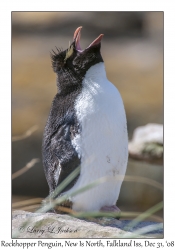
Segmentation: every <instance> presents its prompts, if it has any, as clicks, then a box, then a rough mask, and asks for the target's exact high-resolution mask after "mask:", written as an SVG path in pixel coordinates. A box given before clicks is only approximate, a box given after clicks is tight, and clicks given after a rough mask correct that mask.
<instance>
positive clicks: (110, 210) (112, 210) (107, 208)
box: [100, 205, 121, 220]
mask: <svg viewBox="0 0 175 250" xmlns="http://www.w3.org/2000/svg"><path fill="white" fill-rule="evenodd" d="M100 211H102V212H108V213H116V215H115V216H114V217H115V218H116V219H117V220H119V219H120V212H121V210H120V209H119V208H118V207H117V206H115V205H113V206H104V207H102V208H101V209H100Z"/></svg>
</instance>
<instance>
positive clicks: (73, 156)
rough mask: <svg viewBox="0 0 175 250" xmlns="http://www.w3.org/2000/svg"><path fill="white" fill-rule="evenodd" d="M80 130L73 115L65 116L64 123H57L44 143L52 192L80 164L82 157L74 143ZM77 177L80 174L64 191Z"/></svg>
mask: <svg viewBox="0 0 175 250" xmlns="http://www.w3.org/2000/svg"><path fill="white" fill-rule="evenodd" d="M48 131H50V130H48ZM78 131H79V125H78V123H77V122H76V121H75V119H74V117H73V115H69V116H65V117H64V119H62V123H61V124H59V126H58V125H57V127H56V128H55V129H54V130H53V131H52V132H51V135H50V136H49V139H46V141H45V142H44V144H43V162H44V170H45V175H46V179H47V182H48V185H49V189H50V193H52V192H53V191H54V190H55V188H56V187H57V186H58V185H59V184H60V183H61V182H62V181H63V180H64V179H65V178H66V177H67V176H68V175H69V174H71V172H72V171H73V170H74V169H76V167H78V166H79V165H80V158H79V157H78V153H77V152H76V150H75V148H74V147H73V145H72V140H73V138H74V137H75V136H76V135H77V134H78V133H79V132H78ZM46 134H47V128H46ZM45 138H48V136H46V137H45ZM47 140H48V142H47ZM77 179H78V176H77V177H76V178H75V179H74V180H73V181H71V182H70V183H69V184H68V185H67V187H66V188H64V190H62V192H65V191H67V190H69V189H70V188H71V187H72V186H73V185H74V184H75V182H76V180H77Z"/></svg>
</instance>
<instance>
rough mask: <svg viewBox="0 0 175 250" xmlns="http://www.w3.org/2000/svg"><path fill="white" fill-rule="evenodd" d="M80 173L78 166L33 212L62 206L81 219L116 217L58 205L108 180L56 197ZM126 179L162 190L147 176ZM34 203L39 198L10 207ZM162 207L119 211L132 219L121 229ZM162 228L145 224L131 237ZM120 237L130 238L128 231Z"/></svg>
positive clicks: (105, 178)
mask: <svg viewBox="0 0 175 250" xmlns="http://www.w3.org/2000/svg"><path fill="white" fill-rule="evenodd" d="M79 173H80V166H79V167H78V168H76V169H75V170H74V171H73V172H72V173H71V174H70V175H69V176H68V177H67V178H66V179H65V180H64V181H63V182H62V183H61V184H60V185H59V186H58V187H57V188H56V189H55V191H54V193H53V194H52V195H50V196H48V197H47V198H46V199H45V200H44V202H43V203H42V206H40V207H39V209H37V210H36V211H35V213H45V212H47V211H49V210H50V209H53V208H54V207H58V208H60V209H61V208H62V209H63V211H65V212H67V213H68V214H70V215H71V216H73V217H76V218H83V219H87V218H96V217H108V218H115V217H118V213H107V212H75V211H73V210H71V209H69V208H64V207H61V206H59V205H60V204H61V203H62V202H64V201H66V200H67V199H68V198H69V197H73V196H76V195H78V194H80V193H83V192H85V191H86V190H89V189H92V188H94V187H96V186H97V185H101V184H102V183H104V182H106V181H107V180H108V181H109V180H110V178H108V177H102V178H100V179H98V180H96V181H94V182H92V183H91V184H89V185H86V186H84V187H82V188H81V189H78V190H76V191H74V192H71V193H70V194H69V195H62V196H59V197H58V198H55V197H57V196H58V195H59V194H60V193H61V191H62V190H63V189H64V188H65V187H66V186H67V185H68V184H69V183H70V182H71V181H72V180H73V179H74V178H75V177H76V176H77V175H78V174H79ZM120 178H122V176H118V177H117V179H120ZM125 179H126V181H137V182H142V183H147V184H148V185H152V186H154V187H156V188H158V189H160V190H162V188H163V187H162V185H161V184H160V183H157V182H156V181H153V180H150V179H148V178H143V177H141V178H138V177H133V176H126V177H125ZM36 203H41V199H39V198H36V199H31V200H28V201H23V202H17V203H14V204H13V206H12V208H13V209H15V208H17V207H19V206H21V205H23V206H24V207H23V208H25V206H26V208H27V206H28V207H32V208H33V209H35V208H38V205H37V206H36V205H35V204H36ZM162 208H163V202H160V203H158V204H156V205H155V206H153V207H151V208H150V209H148V210H147V211H145V212H144V213H134V212H121V213H120V218H128V217H133V219H132V220H131V222H130V223H128V224H127V226H126V227H125V228H124V229H123V230H126V231H128V230H133V228H134V227H135V226H136V225H138V224H139V223H140V222H141V221H144V220H145V219H147V218H154V214H155V213H156V212H157V211H160V210H161V209H162ZM30 222H31V219H30V218H29V219H27V220H26V221H24V222H23V223H22V224H21V227H24V228H25V227H27V225H29V224H30ZM161 228H163V224H162V223H158V224H156V225H152V226H147V227H145V228H141V229H139V230H135V231H133V234H132V238H133V237H136V238H138V237H142V236H143V235H144V234H145V233H151V232H152V231H154V230H157V229H161ZM19 236H20V232H14V233H13V235H12V238H18V237H19ZM121 237H122V238H130V237H131V236H130V233H128V232H127V233H125V234H123V235H122V236H121Z"/></svg>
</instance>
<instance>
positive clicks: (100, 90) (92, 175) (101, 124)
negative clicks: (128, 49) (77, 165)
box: [66, 62, 128, 211]
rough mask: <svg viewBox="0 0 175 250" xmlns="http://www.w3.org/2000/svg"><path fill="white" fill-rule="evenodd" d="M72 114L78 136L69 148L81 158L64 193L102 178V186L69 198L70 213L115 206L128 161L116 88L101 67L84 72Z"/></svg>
mask: <svg viewBox="0 0 175 250" xmlns="http://www.w3.org/2000/svg"><path fill="white" fill-rule="evenodd" d="M75 111H76V116H77V119H78V121H79V124H80V128H81V132H80V134H78V135H77V136H76V137H75V138H74V140H73V142H72V144H73V146H74V148H75V150H76V151H77V153H78V155H79V157H80V158H81V170H80V176H79V179H78V180H77V182H76V183H75V185H74V186H73V187H72V188H71V189H70V190H69V191H67V192H66V193H69V192H72V191H76V190H78V189H79V188H82V187H84V186H86V185H88V184H90V183H92V182H94V181H96V180H97V179H99V178H102V177H106V178H107V179H106V181H105V182H103V183H100V184H99V185H98V186H95V187H93V188H91V189H89V190H87V191H85V192H83V193H81V194H78V195H76V196H73V197H71V201H72V203H73V207H72V208H73V210H75V211H98V210H100V208H101V207H103V206H112V205H115V204H116V201H117V199H118V196H119V192H120V188H121V184H122V181H123V178H124V175H125V172H126V166H127V160H128V135H127V125H126V116H125V110H124V106H123V101H122V99H121V96H120V93H119V92H118V90H117V88H116V87H115V86H114V85H113V84H112V83H110V82H109V81H108V79H107V78H106V72H105V68H104V63H102V62H101V63H98V64H96V65H94V66H92V67H91V68H90V69H89V70H88V71H87V73H86V75H85V78H84V80H83V88H82V92H81V93H80V94H79V96H78V97H77V99H76V102H75ZM117 176H120V179H119V180H117ZM121 176H122V177H121Z"/></svg>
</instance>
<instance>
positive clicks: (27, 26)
mask: <svg viewBox="0 0 175 250" xmlns="http://www.w3.org/2000/svg"><path fill="white" fill-rule="evenodd" d="M79 26H83V29H82V32H81V35H82V36H81V47H82V49H85V48H86V47H87V46H88V45H89V44H90V43H91V42H92V41H93V40H94V39H95V38H96V37H97V36H98V35H99V34H101V33H103V34H104V38H103V40H102V48H101V53H102V56H103V59H104V62H105V66H106V72H107V76H108V79H109V80H110V81H111V82H112V83H113V84H114V85H115V86H116V87H117V88H118V90H119V91H120V93H121V95H122V98H123V102H124V105H125V109H126V115H127V121H128V134H129V139H130V140H131V138H132V135H133V131H134V129H135V128H137V127H138V126H143V125H146V124H148V123H158V124H163V12H12V137H13V141H12V173H16V172H17V171H19V170H20V169H22V168H23V167H24V166H26V164H27V163H29V162H30V161H31V160H32V159H35V158H37V159H39V160H36V162H35V160H34V162H33V163H35V164H33V165H34V166H33V167H31V166H32V163H31V166H30V164H28V165H27V167H26V169H28V168H30V167H31V168H30V169H29V170H28V171H27V172H25V173H23V174H22V175H21V174H20V173H19V176H18V174H17V176H15V177H14V179H13V181H12V202H14V203H15V202H19V201H23V200H26V199H30V198H35V197H39V198H41V199H42V198H44V197H46V196H47V195H48V191H49V190H48V186H47V183H46V180H45V176H44V172H43V167H42V158H41V144H42V136H43V130H44V126H45V123H46V120H47V117H48V113H49V110H50V106H51V102H52V100H53V97H54V95H55V94H56V75H55V74H54V72H53V71H52V68H51V60H50V52H51V50H52V49H54V48H55V46H57V47H58V48H60V47H61V48H63V49H66V48H67V47H68V45H69V41H70V42H71V41H72V37H73V33H74V31H75V29H76V28H77V27H79ZM28 130H29V131H28ZM26 131H28V132H27V134H26ZM126 174H127V175H132V176H141V177H143V178H147V179H151V180H154V181H156V182H159V183H160V184H163V163H162V161H159V163H154V162H153V163H151V162H145V161H137V160H134V159H129V163H128V169H127V173H126ZM162 200H163V191H162V190H160V189H159V188H156V187H154V186H152V185H149V184H148V183H143V182H136V181H125V182H124V183H123V185H122V189H121V193H120V198H119V201H118V206H119V207H120V208H121V209H122V210H124V211H140V212H142V211H145V210H146V209H148V208H150V207H151V206H153V205H155V204H157V203H158V202H160V201H162ZM16 204H17V203H16ZM27 209H28V210H29V211H30V210H32V207H31V208H30V207H29V206H28V207H27ZM157 215H158V216H160V217H162V216H163V211H162V210H161V211H159V213H157Z"/></svg>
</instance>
